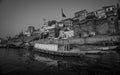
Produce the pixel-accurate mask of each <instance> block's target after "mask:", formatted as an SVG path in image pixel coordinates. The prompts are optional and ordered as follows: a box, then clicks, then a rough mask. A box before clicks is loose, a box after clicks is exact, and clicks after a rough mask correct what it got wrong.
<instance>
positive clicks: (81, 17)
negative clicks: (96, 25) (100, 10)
mask: <svg viewBox="0 0 120 75" xmlns="http://www.w3.org/2000/svg"><path fill="white" fill-rule="evenodd" d="M87 14H88V11H87V10H82V11H78V12H76V13H75V14H74V15H75V17H76V18H78V19H79V21H81V20H84V19H86V17H87Z"/></svg>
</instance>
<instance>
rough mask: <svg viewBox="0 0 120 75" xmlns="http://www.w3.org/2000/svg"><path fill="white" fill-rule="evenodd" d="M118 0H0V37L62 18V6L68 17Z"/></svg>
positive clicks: (12, 34) (113, 3) (112, 3)
mask: <svg viewBox="0 0 120 75" xmlns="http://www.w3.org/2000/svg"><path fill="white" fill-rule="evenodd" d="M117 2H118V0H0V37H3V38H4V37H6V36H14V35H16V34H18V33H20V32H22V31H23V32H24V31H26V30H27V27H28V26H35V28H36V29H38V28H40V27H41V26H42V25H43V23H44V22H43V19H46V20H47V21H48V20H57V21H60V20H61V19H62V14H61V8H62V9H63V12H64V14H65V15H66V17H67V18H72V17H74V13H75V12H77V11H80V10H83V9H86V10H88V11H95V10H97V9H101V7H102V6H107V5H115V4H116V3H117Z"/></svg>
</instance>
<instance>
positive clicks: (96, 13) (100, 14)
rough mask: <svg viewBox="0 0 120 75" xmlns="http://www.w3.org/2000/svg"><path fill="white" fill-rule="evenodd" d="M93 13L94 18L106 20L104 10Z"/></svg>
mask: <svg viewBox="0 0 120 75" xmlns="http://www.w3.org/2000/svg"><path fill="white" fill-rule="evenodd" d="M94 13H95V16H96V17H97V18H98V19H101V18H106V13H105V10H104V9H99V10H96V11H94Z"/></svg>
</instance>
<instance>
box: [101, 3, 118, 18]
mask: <svg viewBox="0 0 120 75" xmlns="http://www.w3.org/2000/svg"><path fill="white" fill-rule="evenodd" d="M103 9H104V10H105V13H106V16H112V15H116V12H115V11H114V10H115V6H113V5H112V6H104V7H103Z"/></svg>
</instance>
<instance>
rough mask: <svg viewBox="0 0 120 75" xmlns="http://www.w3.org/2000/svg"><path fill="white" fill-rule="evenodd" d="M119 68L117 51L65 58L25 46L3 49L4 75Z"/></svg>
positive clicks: (81, 73) (107, 73)
mask: <svg viewBox="0 0 120 75" xmlns="http://www.w3.org/2000/svg"><path fill="white" fill-rule="evenodd" d="M119 69H120V55H119V53H117V52H110V53H106V54H100V55H87V56H85V57H81V58H75V57H67V58H66V57H56V56H52V55H46V54H43V53H38V52H35V51H33V50H26V49H18V50H17V49H0V71H1V73H2V74H19V75H23V74H42V73H43V74H49V75H54V74H69V75H89V74H92V75H117V74H118V73H119V71H120V70H119Z"/></svg>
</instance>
